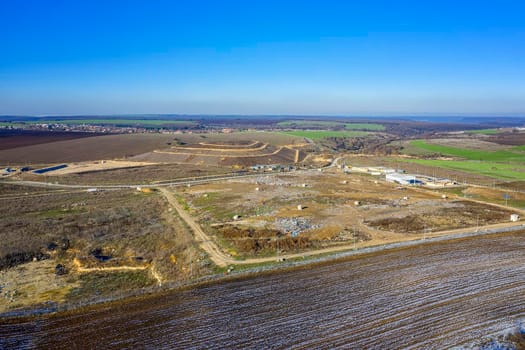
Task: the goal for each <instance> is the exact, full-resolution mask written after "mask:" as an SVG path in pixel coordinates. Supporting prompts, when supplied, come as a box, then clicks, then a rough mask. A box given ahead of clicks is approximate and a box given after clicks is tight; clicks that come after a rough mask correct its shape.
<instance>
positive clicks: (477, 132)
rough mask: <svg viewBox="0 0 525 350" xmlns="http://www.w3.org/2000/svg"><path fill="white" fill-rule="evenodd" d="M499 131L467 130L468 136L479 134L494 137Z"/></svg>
mask: <svg viewBox="0 0 525 350" xmlns="http://www.w3.org/2000/svg"><path fill="white" fill-rule="evenodd" d="M499 132H500V131H499V130H498V129H480V130H469V131H467V133H469V134H480V135H494V134H498V133H499Z"/></svg>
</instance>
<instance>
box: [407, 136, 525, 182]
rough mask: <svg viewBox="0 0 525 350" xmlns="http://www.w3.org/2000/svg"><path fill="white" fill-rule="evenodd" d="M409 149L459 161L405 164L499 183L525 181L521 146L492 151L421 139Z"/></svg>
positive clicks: (523, 155) (423, 161) (418, 160)
mask: <svg viewBox="0 0 525 350" xmlns="http://www.w3.org/2000/svg"><path fill="white" fill-rule="evenodd" d="M411 146H412V147H415V148H419V149H422V150H425V151H430V152H433V153H436V154H441V155H446V156H452V157H456V158H458V159H455V160H442V159H406V160H404V161H407V162H412V163H417V164H421V165H427V166H434V167H439V168H445V169H452V170H459V171H464V172H467V173H473V174H480V175H484V176H488V177H493V178H497V179H502V180H525V154H523V153H522V152H523V151H525V147H524V146H518V147H513V148H512V150H509V151H507V150H503V151H494V152H488V151H480V150H472V149H467V148H455V147H448V146H441V145H434V144H429V143H427V142H425V141H423V140H416V141H412V142H411Z"/></svg>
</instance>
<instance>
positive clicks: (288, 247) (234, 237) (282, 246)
mask: <svg viewBox="0 0 525 350" xmlns="http://www.w3.org/2000/svg"><path fill="white" fill-rule="evenodd" d="M218 233H219V234H220V235H222V236H223V237H224V238H225V239H226V240H228V241H229V242H230V244H232V245H233V246H234V247H235V248H236V249H238V250H239V251H241V252H243V253H246V254H257V253H260V252H263V251H276V250H277V248H279V250H280V251H287V252H290V251H295V250H300V249H306V248H311V247H312V246H313V243H314V242H313V241H310V240H309V239H308V237H305V236H297V237H291V236H287V235H284V234H282V233H281V232H280V231H277V230H272V229H266V228H253V227H240V226H233V225H224V226H222V227H220V228H218Z"/></svg>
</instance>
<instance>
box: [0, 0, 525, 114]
mask: <svg viewBox="0 0 525 350" xmlns="http://www.w3.org/2000/svg"><path fill="white" fill-rule="evenodd" d="M524 14H525V2H523V1H506V0H499V1H483V0H478V1H469V0H464V1H458V0H456V1H447V0H441V1H435V0H425V1H420V0H419V1H408V0H405V1H403V0H397V1H393V0H392V1H386V0H384V1H379V0H369V1H365V0H361V1H350V0H348V1H344V0H340V1H332V0H324V1H308V0H303V1H285V0H281V1H272V0H265V1H256V0H253V1H249V0H246V1H227V0H224V1H220V0H216V1H199V0H193V1H190V0H188V1H185V0H177V1H155V0H152V1H133V0H128V1H110V0H106V1H97V0H89V1H81V0H78V1H58V0H55V1H54V0H48V1H43V0H41V1H31V0H25V1H15V0H0V114H4V115H5V114H17V115H23V114H30V115H45V114H126V113H133V114H134V113H182V114H199V113H207V114H308V115H363V116H366V115H418V114H430V115H441V114H443V115H462V114H467V115H468V114H470V115H520V114H521V115H523V114H525V20H524V19H523V18H524V17H523V15H524Z"/></svg>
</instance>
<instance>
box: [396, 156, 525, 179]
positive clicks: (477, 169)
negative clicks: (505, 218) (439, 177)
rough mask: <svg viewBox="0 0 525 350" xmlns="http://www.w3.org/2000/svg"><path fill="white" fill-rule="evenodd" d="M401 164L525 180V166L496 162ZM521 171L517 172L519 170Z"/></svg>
mask: <svg viewBox="0 0 525 350" xmlns="http://www.w3.org/2000/svg"><path fill="white" fill-rule="evenodd" d="M399 161H401V162H408V163H416V164H421V165H427V166H435V167H439V168H445V169H451V170H459V171H465V172H467V173H471V174H480V175H485V176H489V177H492V178H496V179H510V180H525V165H524V166H521V165H519V164H505V163H495V162H477V161H468V160H467V161H454V160H441V159H408V158H407V159H399ZM518 169H519V170H520V171H517V170H518Z"/></svg>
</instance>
